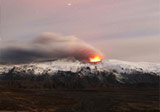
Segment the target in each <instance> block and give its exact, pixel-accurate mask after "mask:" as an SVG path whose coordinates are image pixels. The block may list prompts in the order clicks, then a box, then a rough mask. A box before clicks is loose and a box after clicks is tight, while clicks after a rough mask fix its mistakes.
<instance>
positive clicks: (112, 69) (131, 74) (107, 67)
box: [0, 59, 160, 84]
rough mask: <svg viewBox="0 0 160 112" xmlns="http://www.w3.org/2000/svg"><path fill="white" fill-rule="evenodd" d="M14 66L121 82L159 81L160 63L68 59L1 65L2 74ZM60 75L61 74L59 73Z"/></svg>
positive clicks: (30, 71)
mask: <svg viewBox="0 0 160 112" xmlns="http://www.w3.org/2000/svg"><path fill="white" fill-rule="evenodd" d="M13 68H14V73H19V74H21V75H23V74H32V75H43V74H49V75H51V76H54V75H57V73H58V72H64V73H65V72H72V73H74V74H76V75H79V76H80V77H83V76H96V77H97V78H98V79H99V80H100V81H104V79H106V78H107V77H108V76H109V75H111V74H112V75H113V76H114V80H116V81H117V82H119V83H123V84H124V83H130V84H134V83H159V79H160V64H154V63H146V62H139V63H133V62H124V61H118V60H103V61H102V62H101V63H98V64H89V63H81V62H79V61H68V60H66V59H62V60H57V61H52V62H41V63H32V64H23V65H0V76H3V74H5V73H9V72H10V71H11V70H13ZM58 75H60V74H58Z"/></svg>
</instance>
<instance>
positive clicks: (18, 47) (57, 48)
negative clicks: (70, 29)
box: [0, 33, 103, 64]
mask: <svg viewBox="0 0 160 112" xmlns="http://www.w3.org/2000/svg"><path fill="white" fill-rule="evenodd" d="M0 52H1V54H0V63H1V64H19V63H30V62H38V61H44V60H52V59H59V58H67V57H74V58H75V59H78V60H84V61H87V60H88V58H89V57H90V56H92V55H95V54H98V55H100V56H103V55H102V53H101V52H100V51H99V50H97V49H96V48H94V47H93V46H91V45H89V44H87V43H85V42H84V41H82V40H80V39H78V38H77V37H75V36H62V35H61V34H56V33H43V34H41V35H40V36H38V37H36V38H35V39H33V40H32V41H29V42H3V43H1V45H0Z"/></svg>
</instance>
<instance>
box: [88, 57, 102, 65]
mask: <svg viewBox="0 0 160 112" xmlns="http://www.w3.org/2000/svg"><path fill="white" fill-rule="evenodd" d="M101 61H102V57H101V56H93V57H91V58H89V62H91V63H99V62H101Z"/></svg>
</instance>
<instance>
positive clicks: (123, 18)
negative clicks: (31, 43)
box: [0, 0, 160, 62]
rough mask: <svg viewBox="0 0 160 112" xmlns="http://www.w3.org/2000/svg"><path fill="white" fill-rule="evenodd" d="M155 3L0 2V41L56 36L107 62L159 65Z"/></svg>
mask: <svg viewBox="0 0 160 112" xmlns="http://www.w3.org/2000/svg"><path fill="white" fill-rule="evenodd" d="M159 2H160V1H159V0H1V1H0V7H1V16H0V19H1V24H0V30H1V32H0V33H1V35H0V37H1V40H2V41H6V40H27V39H31V38H34V37H36V36H37V35H39V34H41V33H43V32H57V33H61V34H64V35H75V36H77V37H79V38H81V39H83V40H85V41H86V42H89V43H90V44H92V45H95V46H96V47H97V48H100V50H101V51H103V52H104V54H105V55H106V57H107V58H116V59H122V60H129V61H150V62H160V53H159V52H160V50H159V49H160V45H159V43H158V42H159V41H160V22H159V20H160V13H159V11H160V7H159ZM68 4H70V5H68ZM153 38H154V39H153ZM133 40H134V41H133ZM148 40H149V42H148ZM100 43H101V44H100ZM115 43H116V44H115ZM133 46H134V47H133ZM144 48H145V49H144ZM137 49H138V50H137ZM130 51H132V52H130ZM135 53H136V55H134V54H135Z"/></svg>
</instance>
